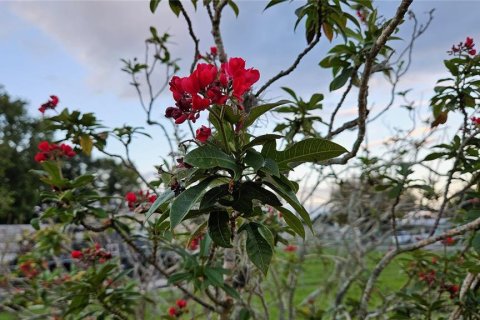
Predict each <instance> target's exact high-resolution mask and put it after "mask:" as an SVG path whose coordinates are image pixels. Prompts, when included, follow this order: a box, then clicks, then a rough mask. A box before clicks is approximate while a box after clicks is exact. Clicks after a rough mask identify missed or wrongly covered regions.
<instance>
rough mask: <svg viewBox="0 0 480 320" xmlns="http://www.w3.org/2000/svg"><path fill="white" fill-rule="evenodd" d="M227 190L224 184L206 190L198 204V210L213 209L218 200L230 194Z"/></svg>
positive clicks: (226, 185) (227, 187)
mask: <svg viewBox="0 0 480 320" xmlns="http://www.w3.org/2000/svg"><path fill="white" fill-rule="evenodd" d="M228 189H229V186H228V183H226V184H222V185H219V186H216V187H214V188H212V189H210V190H208V191H207V192H206V193H205V195H204V196H203V198H202V201H201V202H200V209H206V208H210V207H213V206H214V205H215V204H216V203H217V201H218V200H219V199H220V198H222V197H224V196H226V195H228V194H230V192H229V191H228Z"/></svg>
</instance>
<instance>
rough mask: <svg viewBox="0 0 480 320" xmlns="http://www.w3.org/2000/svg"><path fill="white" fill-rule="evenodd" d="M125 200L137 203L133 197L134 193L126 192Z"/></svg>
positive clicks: (134, 196) (135, 197)
mask: <svg viewBox="0 0 480 320" xmlns="http://www.w3.org/2000/svg"><path fill="white" fill-rule="evenodd" d="M125 200H127V201H128V202H135V201H137V196H136V195H135V193H134V192H128V193H127V194H126V195H125Z"/></svg>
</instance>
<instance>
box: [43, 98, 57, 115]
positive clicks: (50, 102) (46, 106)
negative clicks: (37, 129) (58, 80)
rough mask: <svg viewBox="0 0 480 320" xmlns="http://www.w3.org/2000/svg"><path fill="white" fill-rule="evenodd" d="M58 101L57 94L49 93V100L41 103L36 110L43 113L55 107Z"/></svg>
mask: <svg viewBox="0 0 480 320" xmlns="http://www.w3.org/2000/svg"><path fill="white" fill-rule="evenodd" d="M58 101H59V99H58V97H57V96H54V95H51V96H50V100H48V101H47V102H45V103H44V104H42V105H41V106H40V108H38V111H40V112H41V113H45V111H46V110H47V109H55V107H56V106H57V104H58Z"/></svg>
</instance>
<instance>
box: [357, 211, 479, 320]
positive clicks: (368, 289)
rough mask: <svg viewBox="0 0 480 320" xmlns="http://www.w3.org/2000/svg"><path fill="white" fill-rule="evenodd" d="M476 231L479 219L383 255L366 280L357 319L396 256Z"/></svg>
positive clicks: (364, 315) (363, 317) (361, 314)
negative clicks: (381, 276) (374, 287)
mask: <svg viewBox="0 0 480 320" xmlns="http://www.w3.org/2000/svg"><path fill="white" fill-rule="evenodd" d="M478 229H480V218H477V219H475V220H473V221H472V222H469V223H467V224H464V225H462V226H460V227H457V228H453V229H450V230H447V231H446V232H444V233H443V234H441V235H437V236H431V237H428V238H426V239H423V240H421V241H418V242H416V243H412V244H410V245H406V246H403V247H400V248H396V249H394V250H391V251H389V252H387V254H385V256H384V257H383V258H382V259H381V260H380V261H379V262H378V263H377V265H376V266H375V268H374V269H373V271H372V273H371V274H370V277H369V278H368V281H367V284H366V286H365V289H364V291H363V294H362V299H361V302H360V308H359V311H358V316H359V318H360V319H365V317H366V313H367V306H368V302H369V301H370V298H371V294H372V290H373V286H374V284H375V282H376V280H377V279H378V277H379V276H380V274H381V273H382V271H383V270H384V269H385V268H386V267H387V266H388V264H389V263H390V262H392V260H393V259H394V258H395V257H396V256H398V255H399V254H401V253H405V252H410V251H415V250H418V249H420V248H423V247H426V246H428V245H430V244H433V243H435V242H438V241H441V240H444V239H446V238H448V237H454V236H458V235H462V234H465V233H467V232H468V231H474V230H478Z"/></svg>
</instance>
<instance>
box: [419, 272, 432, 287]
mask: <svg viewBox="0 0 480 320" xmlns="http://www.w3.org/2000/svg"><path fill="white" fill-rule="evenodd" d="M418 278H419V279H420V281H425V282H426V283H428V285H432V284H433V283H434V282H435V279H436V273H435V270H431V271H428V272H420V273H419V274H418Z"/></svg>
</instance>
